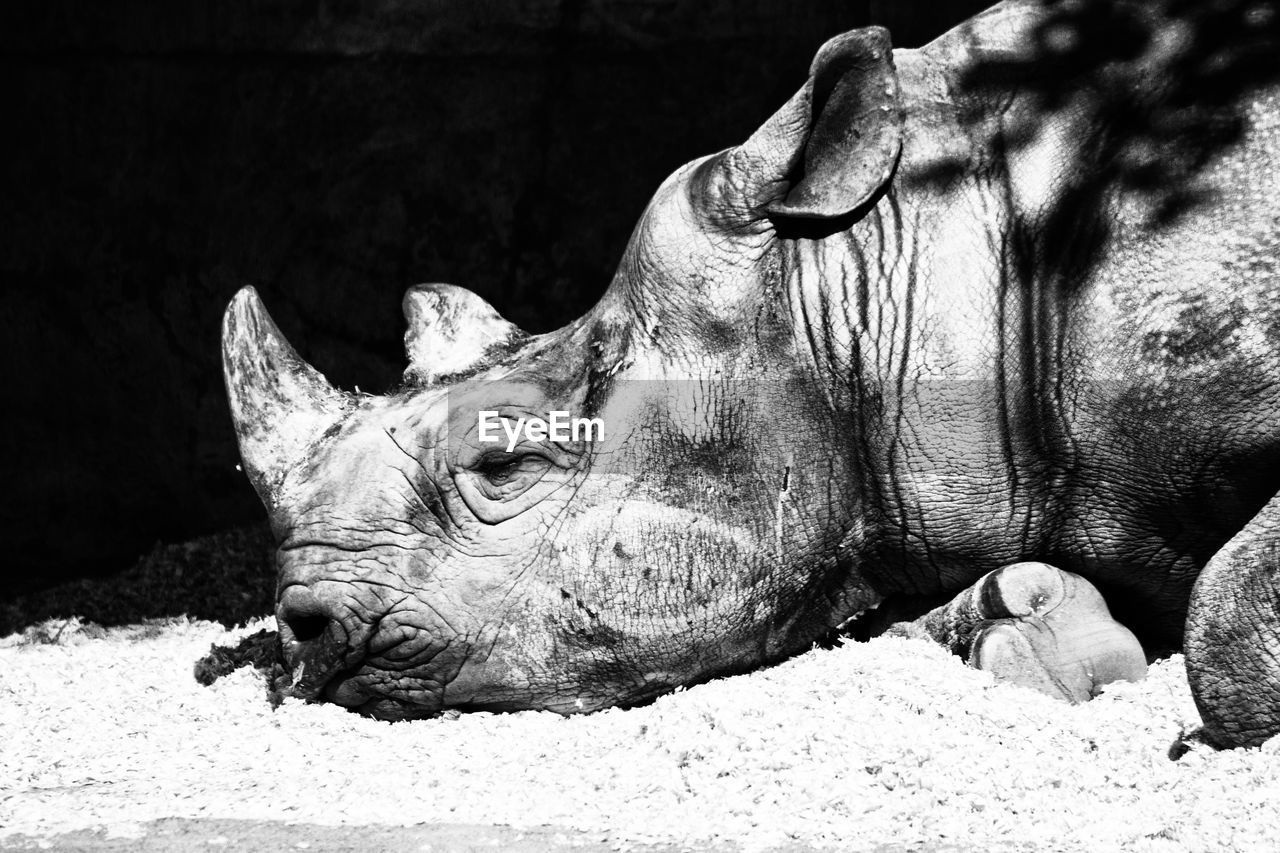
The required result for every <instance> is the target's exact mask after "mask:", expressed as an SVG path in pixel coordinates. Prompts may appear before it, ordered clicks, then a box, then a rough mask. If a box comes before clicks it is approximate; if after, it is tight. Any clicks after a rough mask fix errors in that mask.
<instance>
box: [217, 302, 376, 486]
mask: <svg viewBox="0 0 1280 853" xmlns="http://www.w3.org/2000/svg"><path fill="white" fill-rule="evenodd" d="M222 372H223V378H224V379H225V380H226V383H227V399H228V401H229V402H230V404H231V418H232V420H233V421H234V423H235V428H236V437H237V439H238V440H239V442H240V458H241V460H242V461H243V462H244V469H245V473H246V474H248V475H249V480H250V482H252V483H253V487H254V488H255V489H257V491H258V496H259V497H261V498H262V501H263V503H265V504H266V505H267V508H268V509H270V508H271V507H273V506H274V504H275V502H276V498H277V497H278V495H279V489H280V484H281V482H282V481H283V479H284V476H285V474H286V473H287V472H288V471H289V469H290V468H292V467H293V466H294V465H296V464H297V463H298V462H300V461H301V460H303V459H305V458H306V455H307V451H308V448H310V446H311V445H312V444H314V443H315V441H316V440H317V439H319V438H320V437H321V436H322V435H323V434H324V432H325V431H326V430H328V429H329V428H331V427H333V426H335V425H336V424H337V423H338V422H339V421H340V420H341V419H342V417H343V415H344V414H345V412H346V410H347V409H348V408H349V407H350V405H351V398H350V396H349V395H347V394H343V393H342V392H340V391H338V390H337V389H335V388H334V387H333V386H332V385H330V384H329V382H328V381H327V380H326V379H325V378H324V376H322V375H321V374H320V372H319V371H317V370H316V369H315V368H314V367H312V366H311V365H309V364H307V363H306V362H305V361H303V360H302V359H301V358H300V357H299V356H298V353H297V352H295V351H294V349H293V347H291V346H290V345H289V342H288V341H286V340H285V339H284V336H283V335H281V334H280V330H279V329H278V328H277V327H276V324H275V323H274V322H273V321H272V320H271V316H270V315H269V314H267V310H266V308H264V307H263V305H262V300H261V299H259V298H258V292H257V291H256V290H254V289H253V288H252V287H244V288H241V289H240V292H239V293H237V294H236V295H235V297H234V298H233V299H232V300H231V304H230V305H228V306H227V311H226V313H225V314H224V315H223V318H222Z"/></svg>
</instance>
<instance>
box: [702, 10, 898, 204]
mask: <svg viewBox="0 0 1280 853" xmlns="http://www.w3.org/2000/svg"><path fill="white" fill-rule="evenodd" d="M902 127H903V112H902V102H901V99H900V97H899V94H898V75H897V72H896V70H895V69H894V66H893V47H892V45H891V44H890V42H889V32H888V30H886V29H884V28H883V27H866V28H864V29H860V30H854V31H852V32H849V33H845V34H844V35H841V36H837V37H836V38H833V39H831V40H830V41H828V42H827V43H826V44H824V45H823V46H822V48H821V50H819V51H818V54H817V56H816V57H814V60H813V64H812V66H811V67H810V70H809V80H808V82H807V83H805V86H804V88H803V89H801V90H800V91H799V92H798V93H796V95H795V96H794V97H792V99H791V100H790V101H788V102H787V103H786V104H785V105H784V106H783V107H782V109H780V110H779V111H778V112H777V113H775V114H774V115H773V116H772V117H771V118H770V119H769V120H768V121H767V122H765V124H764V125H763V126H762V127H761V128H760V129H759V130H757V131H756V132H755V133H754V134H752V136H751V138H750V139H748V140H747V141H746V142H744V143H743V144H742V145H740V146H738V147H737V148H734V149H731V150H730V151H729V152H728V153H727V154H726V156H725V159H724V168H725V169H726V170H728V172H729V173H730V174H728V175H727V177H728V178H729V180H728V181H727V186H729V187H733V188H735V189H734V190H733V191H734V192H737V193H741V197H740V198H738V199H737V200H736V203H737V205H739V206H741V208H744V209H745V210H747V211H751V212H760V211H762V212H764V213H766V214H768V215H769V216H772V217H783V218H804V219H826V218H831V217H836V216H843V215H844V214H846V213H849V212H850V211H852V210H855V209H857V208H858V207H861V206H862V205H863V204H865V203H866V202H867V201H868V200H870V199H871V197H872V196H874V195H875V194H876V192H878V191H879V190H880V188H881V187H883V186H884V184H885V183H886V182H887V181H888V180H889V176H890V175H891V174H892V173H893V168H894V166H895V164H896V163H897V160H898V154H899V152H900V151H901V148H902Z"/></svg>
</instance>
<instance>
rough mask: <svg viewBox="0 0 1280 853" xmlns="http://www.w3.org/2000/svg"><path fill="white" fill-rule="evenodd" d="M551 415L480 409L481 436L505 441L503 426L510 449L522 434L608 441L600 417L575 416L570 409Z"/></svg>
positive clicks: (538, 438)
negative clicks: (527, 415)
mask: <svg viewBox="0 0 1280 853" xmlns="http://www.w3.org/2000/svg"><path fill="white" fill-rule="evenodd" d="M550 415H551V419H550V420H544V419H542V418H537V417H533V418H514V419H513V418H511V417H509V416H503V415H500V414H499V413H498V412H494V411H482V412H480V421H479V426H480V440H481V441H482V442H486V443H488V442H495V441H502V436H501V435H499V434H498V429H499V427H501V429H502V432H503V433H505V434H506V436H507V452H508V453H510V452H511V451H513V450H515V449H516V445H517V444H519V443H520V435H521V433H523V434H524V437H525V438H526V439H528V440H529V441H537V442H542V441H547V440H551V441H560V442H568V441H604V421H603V420H601V419H600V418H574V417H570V416H569V413H568V412H563V411H555V410H553V411H551V412H550Z"/></svg>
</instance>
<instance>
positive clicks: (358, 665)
mask: <svg viewBox="0 0 1280 853" xmlns="http://www.w3.org/2000/svg"><path fill="white" fill-rule="evenodd" d="M895 86H896V82H895V76H894V72H893V66H892V58H891V52H890V50H889V45H888V41H887V37H886V34H885V33H884V32H883V31H882V30H863V31H858V32H855V33H852V34H849V35H847V36H843V37H841V38H839V39H837V40H835V41H833V42H831V43H828V45H826V46H825V47H824V48H823V50H822V52H821V53H820V54H819V55H818V57H817V59H816V60H815V62H814V66H813V71H812V73H811V76H810V78H809V80H808V82H807V83H806V84H805V86H804V88H803V89H802V90H801V91H800V92H799V93H798V94H797V95H796V96H795V97H794V98H792V100H791V101H790V102H788V104H787V105H786V106H784V107H783V108H782V110H780V111H779V112H778V113H777V114H776V115H774V116H773V117H772V118H771V119H770V120H769V121H768V122H767V123H766V124H765V125H764V126H763V127H762V128H761V129H760V130H759V131H758V132H757V133H756V134H754V135H753V136H752V137H751V139H749V140H748V141H747V142H745V143H744V144H742V145H740V146H738V147H735V148H732V149H729V150H728V151H725V152H722V153H720V154H718V155H714V156H712V157H709V158H705V159H703V160H700V161H697V162H695V163H692V164H690V165H688V166H686V167H684V168H682V169H681V170H679V171H677V172H676V173H675V174H674V175H673V176H672V177H671V178H670V179H669V180H668V181H667V182H666V183H665V184H664V185H663V186H662V187H661V188H660V189H659V191H658V192H657V194H656V196H655V197H654V199H653V201H652V203H651V204H650V206H649V208H648V209H647V210H646V212H645V214H644V216H643V218H642V220H641V222H640V224H639V226H638V227H637V229H636V232H635V234H634V235H633V237H632V240H631V243H630V245H629V247H628V249H627V252H626V254H625V256H624V258H623V261H622V263H621V265H620V267H619V270H618V273H617V275H616V277H615V279H614V281H613V283H612V285H611V287H610V288H609V290H608V292H607V293H606V295H605V296H604V298H603V299H602V301H601V302H600V303H599V304H598V305H597V306H596V307H595V308H594V309H593V310H592V311H591V312H590V313H588V314H587V315H586V316H585V317H583V318H581V319H580V320H578V321H576V322H574V323H572V324H570V325H569V326H567V327H565V328H563V329H560V330H559V331H557V332H553V333H550V334H547V335H541V336H531V335H528V334H525V333H523V332H521V331H520V330H519V329H517V328H515V327H514V326H512V325H511V324H510V323H508V322H506V321H505V320H503V319H502V318H501V317H500V316H499V315H498V314H497V312H496V311H494V309H493V308H492V307H490V306H489V305H488V304H486V303H485V302H484V301H483V300H481V299H480V298H479V297H477V296H475V295H474V294H472V293H470V292H468V291H466V290H463V289H461V288H456V287H451V286H447V285H430V286H420V287H417V288H414V289H412V290H411V291H410V292H409V293H408V295H407V296H406V297H405V301H404V308H405V315H406V318H407V320H408V324H409V328H408V332H407V333H406V335H405V343H406V348H407V350H408V356H409V361H410V363H409V367H408V369H407V370H406V372H405V382H404V384H403V387H401V388H400V389H399V390H398V391H396V392H394V393H391V394H389V395H387V396H369V395H358V394H351V393H345V392H343V391H340V390H337V389H335V388H334V387H332V386H331V385H330V384H329V383H328V382H327V381H326V380H325V379H324V378H323V377H322V376H321V375H320V374H319V373H318V372H317V371H315V370H314V369H313V368H311V367H309V366H308V365H307V364H305V363H304V362H303V361H302V360H301V359H300V358H299V357H298V355H297V354H296V352H295V351H294V350H293V349H292V348H291V347H290V346H289V344H288V343H287V342H286V341H285V340H284V339H283V337H282V336H281V335H280V332H279V330H278V329H277V328H276V326H275V325H274V324H273V323H272V321H271V319H270V318H269V317H268V315H267V313H266V311H265V310H264V308H263V306H262V304H261V302H260V300H259V298H258V296H257V294H256V293H255V292H254V291H253V289H252V288H245V289H244V290H242V291H241V292H240V293H239V294H238V295H237V296H236V297H235V299H234V300H233V302H232V303H231V305H230V307H229V309H228V310H227V313H226V318H225V322H224V327H223V355H224V365H225V375H226V382H227V387H228V392H229V397H230V402H231V409H232V413H233V417H234V420H235V424H236V430H237V433H238V436H239V441H240V449H241V456H242V458H243V461H244V467H245V470H246V472H247V473H248V476H249V477H250V479H251V480H252V482H253V484H254V486H255V488H256V489H257V491H258V493H259V495H260V496H261V497H262V500H263V502H264V503H265V505H266V506H267V509H268V511H269V514H270V517H271V522H272V526H273V529H274V531H275V533H276V537H277V540H278V543H279V551H278V563H279V572H280V575H279V588H278V606H277V616H278V620H279V626H280V637H281V648H282V654H283V657H284V660H285V663H286V665H287V667H288V669H289V671H290V673H291V680H292V690H293V692H294V693H295V694H297V695H301V696H306V697H319V696H323V697H325V698H328V699H330V700H332V701H335V702H338V703H340V704H342V705H346V706H348V707H353V708H359V709H361V710H362V711H363V712H365V713H369V714H372V715H374V716H378V717H381V718H388V719H398V718H404V717H413V716H422V715H426V714H431V713H434V712H436V711H438V710H440V709H441V708H444V707H462V708H485V709H514V708H550V709H553V710H557V711H562V712H572V711H575V710H590V709H594V708H599V707H602V706H605V705H610V704H619V703H621V704H627V703H635V702H638V701H642V700H644V699H646V698H648V697H652V696H654V695H656V694H658V693H661V692H663V691H666V690H669V689H671V688H673V687H675V686H678V685H682V684H687V683H692V682H695V681H698V680H701V679H705V678H708V677H711V676H713V675H716V674H720V673H727V672H732V671H737V670H742V669H746V668H748V667H751V666H756V665H759V664H760V663H762V662H765V661H769V660H774V659H778V658H779V657H781V656H783V655H785V654H789V653H792V652H794V651H796V650H797V649H798V648H802V647H804V645H805V644H807V643H809V642H811V641H812V640H813V639H814V638H815V637H817V636H819V635H820V634H821V633H822V632H824V631H826V630H828V629H829V628H830V627H831V626H832V625H833V624H835V623H837V622H839V621H841V620H843V619H844V618H846V617H848V616H849V615H851V614H853V613H856V612H857V611H859V610H860V609H862V608H865V607H867V606H870V605H871V604H873V603H874V601H875V598H876V596H875V593H874V592H873V591H872V590H871V589H870V588H869V587H868V586H867V585H866V584H865V583H864V582H863V581H862V579H861V576H860V575H859V573H858V571H857V569H856V566H855V565H854V564H853V563H852V562H851V561H850V560H849V559H848V558H847V554H849V553H851V543H855V542H856V540H857V538H858V536H859V526H858V524H857V522H856V519H857V518H858V510H859V507H858V506H857V500H856V499H855V497H854V495H853V490H852V488H851V487H850V484H851V483H853V482H854V480H855V476H854V469H856V467H857V466H856V461H855V460H853V459H852V458H850V452H849V450H848V449H847V448H848V447H849V446H850V443H849V441H848V440H847V436H845V435H844V433H845V431H846V430H847V428H848V425H847V424H845V423H843V422H842V421H841V420H840V419H839V417H838V416H837V415H836V413H835V411H834V407H833V406H832V405H831V401H830V391H829V388H827V386H826V384H825V383H824V382H822V381H819V380H818V377H816V376H815V371H814V370H813V368H812V366H811V365H812V359H811V358H808V357H807V356H806V353H807V352H808V349H807V348H808V346H809V345H808V343H807V342H806V338H805V333H804V331H803V329H804V327H805V323H804V322H802V321H801V320H800V318H797V317H795V316H793V314H792V310H791V308H789V307H788V306H789V300H788V298H787V296H786V293H785V288H786V282H785V281H784V275H783V270H784V267H785V258H784V252H783V249H782V248H781V242H782V241H780V240H779V238H778V236H777V227H776V226H777V225H778V223H781V222H784V221H786V222H794V221H798V220H812V219H824V218H830V217H850V216H854V217H856V216H857V210H858V209H859V208H860V207H863V206H865V205H866V204H867V203H868V201H869V200H870V199H872V198H873V197H874V195H875V194H876V193H877V191H878V190H879V189H880V188H881V187H882V186H883V185H884V183H885V181H886V180H887V179H888V176H889V173H890V171H891V169H892V168H893V165H894V162H895V159H896V157H897V154H898V148H899V144H900V131H901V121H902V119H901V114H900V110H899V108H898V106H897V101H896V88H895ZM557 412H559V413H563V415H562V417H563V418H564V419H565V420H563V421H562V422H561V423H562V429H561V430H560V432H559V434H555V425H556V417H557V416H556V414H555V413H557ZM533 418H540V419H542V420H543V421H547V422H550V425H551V428H552V433H553V434H551V435H545V434H540V433H539V432H538V431H537V429H536V428H535V430H533V431H530V430H527V429H526V430H525V431H523V432H518V433H514V434H509V433H508V432H507V428H508V427H514V426H515V425H517V424H520V423H521V422H522V421H523V422H524V423H525V424H529V423H530V422H531V419H533ZM486 424H488V427H487V428H486ZM575 424H577V425H579V426H581V427H582V428H581V429H580V430H578V431H574V429H573V427H574V425H575ZM502 425H505V426H502Z"/></svg>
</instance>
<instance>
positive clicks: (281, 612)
mask: <svg viewBox="0 0 1280 853" xmlns="http://www.w3.org/2000/svg"><path fill="white" fill-rule="evenodd" d="M277 616H278V617H279V620H280V621H281V622H282V623H284V625H285V626H286V627H287V628H288V629H289V633H290V634H292V635H293V638H294V639H295V640H297V641H298V642H299V643H309V642H311V641H312V640H315V639H318V638H319V637H320V635H321V634H323V633H324V631H325V629H326V628H327V627H329V620H330V616H329V611H328V609H327V608H326V607H325V606H324V605H323V604H321V603H320V599H318V598H316V595H315V593H313V592H312V591H311V590H309V589H307V588H306V587H303V586H290V587H288V588H286V589H285V591H284V594H283V595H281V596H280V606H279V608H278V611H277Z"/></svg>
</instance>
